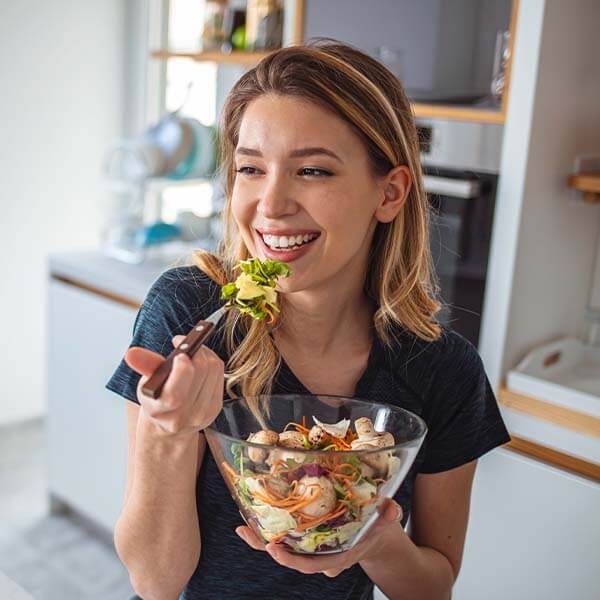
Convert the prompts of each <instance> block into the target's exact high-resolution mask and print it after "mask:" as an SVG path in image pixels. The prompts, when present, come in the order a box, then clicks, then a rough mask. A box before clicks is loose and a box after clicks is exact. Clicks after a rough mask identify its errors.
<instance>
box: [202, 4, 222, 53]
mask: <svg viewBox="0 0 600 600" xmlns="http://www.w3.org/2000/svg"><path fill="white" fill-rule="evenodd" d="M226 11H227V0H206V5H205V8H204V23H203V26H202V40H201V41H202V50H204V51H211V50H213V51H214V50H217V51H219V50H221V46H222V44H223V42H224V41H225V40H226V37H227V36H226V35H225V14H226Z"/></svg>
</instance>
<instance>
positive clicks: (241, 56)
mask: <svg viewBox="0 0 600 600" xmlns="http://www.w3.org/2000/svg"><path fill="white" fill-rule="evenodd" d="M268 55H269V52H240V51H238V52H230V53H226V52H175V51H171V50H155V51H154V52H152V57H153V58H158V59H160V60H169V59H171V58H185V59H188V60H194V61H197V62H216V63H219V64H229V65H247V66H254V65H256V64H257V63H259V62H260V61H261V60H262V59H263V58H264V57H265V56H268ZM411 106H412V108H413V111H414V114H415V116H416V117H421V118H435V119H449V120H454V121H474V122H477V123H499V124H502V123H504V113H503V112H502V111H501V110H500V109H498V110H489V109H477V108H470V107H466V106H464V107H463V106H443V105H436V104H421V103H413V104H412V105H411Z"/></svg>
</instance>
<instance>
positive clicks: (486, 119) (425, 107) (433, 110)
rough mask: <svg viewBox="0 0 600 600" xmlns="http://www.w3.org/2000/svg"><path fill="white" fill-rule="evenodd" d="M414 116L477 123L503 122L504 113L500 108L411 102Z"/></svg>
mask: <svg viewBox="0 0 600 600" xmlns="http://www.w3.org/2000/svg"><path fill="white" fill-rule="evenodd" d="M412 108H413V112H414V114H415V117H421V118H432V119H449V120H452V121H474V122H477V123H499V124H502V123H504V117H505V114H504V112H502V111H501V110H500V109H498V110H489V109H480V108H470V107H468V106H444V105H439V104H421V103H413V104H412Z"/></svg>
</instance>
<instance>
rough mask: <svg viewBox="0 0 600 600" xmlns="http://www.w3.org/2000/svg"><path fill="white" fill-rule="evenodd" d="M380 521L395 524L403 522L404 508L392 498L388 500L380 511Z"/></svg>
mask: <svg viewBox="0 0 600 600" xmlns="http://www.w3.org/2000/svg"><path fill="white" fill-rule="evenodd" d="M380 513H381V514H380V517H379V520H381V521H384V522H387V523H393V522H394V521H402V516H403V512H402V507H401V506H400V505H399V504H398V503H397V502H396V501H395V500H393V499H392V498H388V499H387V501H386V502H385V505H384V506H383V508H382V509H381V510H380Z"/></svg>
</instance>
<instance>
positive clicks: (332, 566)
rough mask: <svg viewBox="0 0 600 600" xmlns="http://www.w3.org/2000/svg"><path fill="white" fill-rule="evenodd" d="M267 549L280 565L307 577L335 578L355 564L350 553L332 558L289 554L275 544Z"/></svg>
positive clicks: (267, 546) (268, 545) (271, 544)
mask: <svg viewBox="0 0 600 600" xmlns="http://www.w3.org/2000/svg"><path fill="white" fill-rule="evenodd" d="M265 549H266V551H267V552H268V553H269V554H270V555H271V557H272V558H273V560H275V561H276V562H278V563H279V564H280V565H282V566H284V567H289V568H290V569H294V570H296V571H300V573H304V574H305V575H311V574H313V573H323V574H325V575H327V576H328V577H335V576H337V575H339V574H340V573H341V572H342V571H345V570H346V569H347V568H348V567H349V566H350V565H351V564H353V562H352V560H351V559H350V558H349V557H348V553H349V552H350V551H348V552H344V553H341V554H335V555H332V556H302V555H300V554H292V553H291V552H288V551H287V550H286V549H285V548H283V547H282V545H281V544H273V543H269V544H267V545H266V546H265Z"/></svg>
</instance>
